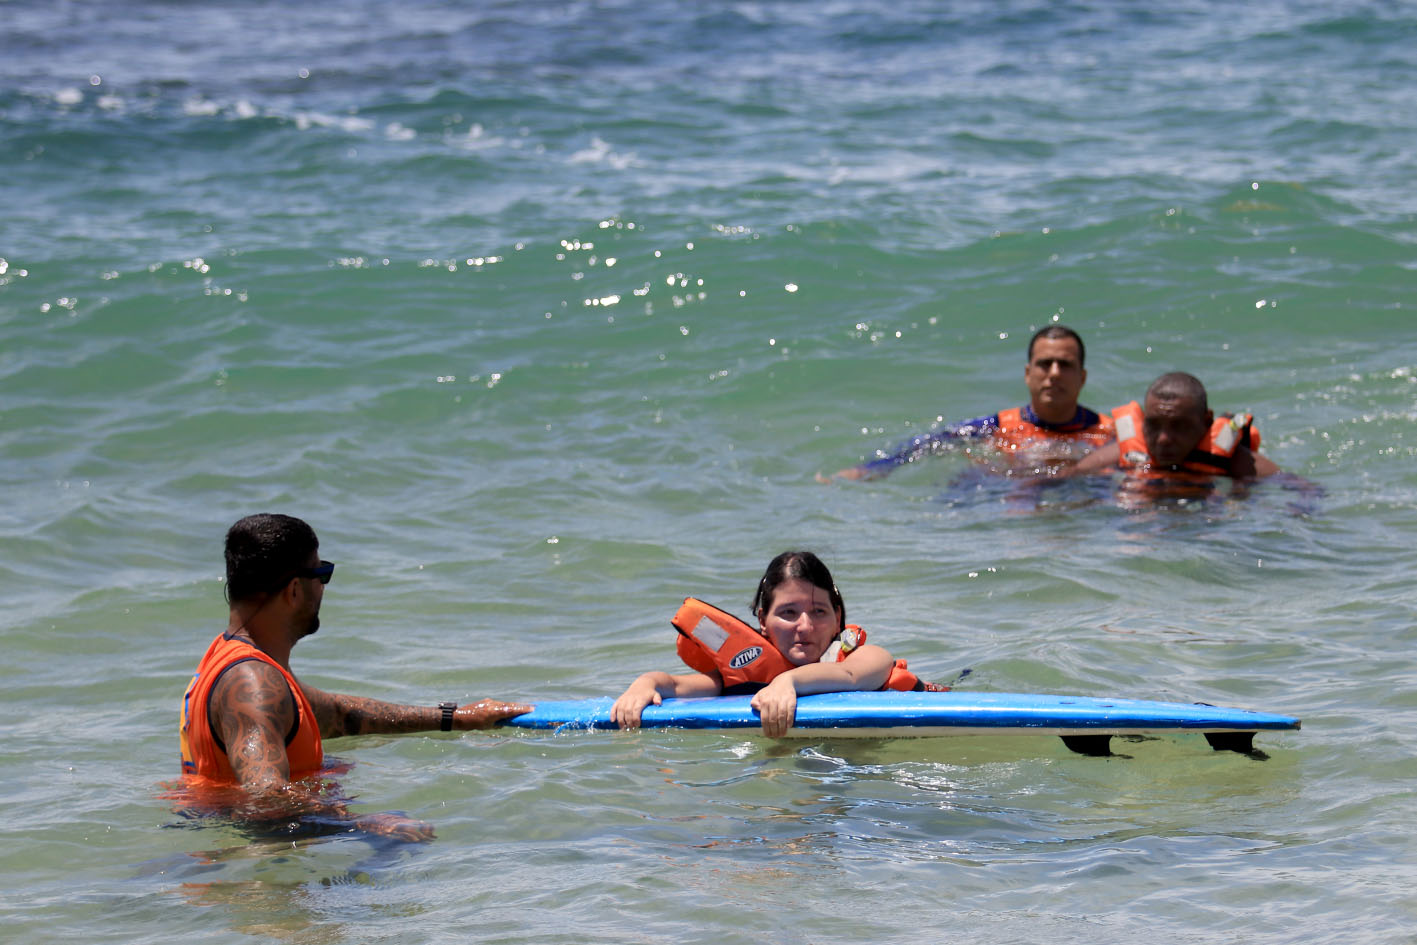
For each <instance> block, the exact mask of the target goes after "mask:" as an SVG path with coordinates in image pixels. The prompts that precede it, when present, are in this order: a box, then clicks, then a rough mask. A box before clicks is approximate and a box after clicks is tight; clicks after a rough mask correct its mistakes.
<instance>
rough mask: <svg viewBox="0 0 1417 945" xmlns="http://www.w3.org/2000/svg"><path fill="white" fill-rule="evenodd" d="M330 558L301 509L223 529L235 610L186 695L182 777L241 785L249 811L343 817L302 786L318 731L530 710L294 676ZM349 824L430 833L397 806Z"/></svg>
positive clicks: (314, 761) (421, 724)
mask: <svg viewBox="0 0 1417 945" xmlns="http://www.w3.org/2000/svg"><path fill="white" fill-rule="evenodd" d="M334 567H335V566H334V565H333V564H331V563H330V562H328V561H321V560H320V556H319V540H318V539H317V538H316V537H315V532H314V530H313V529H311V528H310V526H309V525H307V524H305V522H303V521H301V520H300V519H298V518H292V517H291V516H288V515H264V514H263V515H250V516H247V517H246V518H243V519H241V520H240V521H238V522H237V523H236V524H235V525H232V526H231V529H230V530H229V531H228V532H227V533H226V596H227V602H228V603H229V604H230V617H229V619H228V622H227V628H226V630H225V631H223V632H222V633H219V634H217V637H216V639H215V640H213V641H212V644H211V646H210V647H209V648H208V649H207V653H206V655H205V656H204V657H203V658H202V662H201V663H200V665H199V666H198V667H197V674H196V675H195V676H193V677H192V682H191V683H190V684H189V685H188V687H187V693H186V695H185V696H184V697H183V700H182V726H181V731H180V736H181V745H182V774H183V775H184V776H196V777H197V778H202V779H206V781H207V782H209V783H215V784H225V785H232V784H234V785H237V786H239V787H240V788H241V789H243V791H244V792H245V794H246V796H247V799H248V800H247V802H246V803H245V804H244V805H243V806H242V810H241V813H243V815H244V816H246V817H247V818H248V819H251V820H257V821H273V820H277V819H282V818H283V819H286V820H289V819H290V818H292V817H295V818H297V819H298V818H300V817H302V816H304V815H316V816H324V817H331V816H332V817H334V818H335V819H336V820H348V819H349V818H348V815H347V814H346V813H345V811H344V808H343V805H342V804H339V803H338V802H336V801H333V800H331V799H330V798H329V797H328V796H326V795H324V794H322V793H320V792H319V789H318V788H317V787H310V786H308V785H307V784H305V783H302V780H303V779H305V778H308V777H310V776H311V775H315V774H318V773H319V771H320V770H321V768H322V767H323V765H324V751H323V748H322V739H325V738H338V737H340V736H342V735H368V734H376V733H397V732H423V731H439V730H441V731H444V732H447V731H452V730H453V729H458V730H463V729H472V728H488V727H490V726H492V725H494V724H495V723H497V722H499V721H501V720H502V719H506V718H510V717H512V716H515V715H520V714H521V713H523V712H527V711H529V710H530V708H531V707H530V706H526V705H520V704H516V703H506V702H493V701H489V700H482V701H479V702H477V703H475V704H473V705H464V706H459V705H456V704H454V703H451V702H445V703H443V704H442V705H440V706H438V707H436V708H434V707H425V706H412V705H398V704H395V703H390V702H380V701H378V700H376V699H366V698H363V697H360V696H348V695H341V694H339V693H333V692H324V691H322V690H319V689H316V688H315V687H314V686H310V685H307V684H304V683H301V682H299V681H298V680H297V679H296V678H295V676H294V674H293V673H292V672H291V670H290V651H291V648H292V647H294V646H295V643H296V642H297V641H298V640H300V639H302V638H303V637H307V636H309V635H310V634H312V633H314V632H315V631H316V630H318V629H319V627H320V602H321V601H322V600H323V599H324V593H325V585H326V584H328V583H329V581H330V577H331V576H332V575H333V574H334ZM356 823H357V824H358V825H359V826H362V827H365V828H366V829H370V830H373V831H375V832H381V833H391V834H395V835H398V836H403V837H405V838H408V839H427V838H428V837H431V836H432V830H431V828H430V827H429V826H428V825H427V824H424V823H422V822H420V821H413V820H408V819H406V818H403V817H400V816H397V815H392V814H375V815H372V816H366V817H362V818H358V819H357V821H356Z"/></svg>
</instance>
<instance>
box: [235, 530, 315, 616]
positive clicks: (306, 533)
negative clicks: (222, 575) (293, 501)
mask: <svg viewBox="0 0 1417 945" xmlns="http://www.w3.org/2000/svg"><path fill="white" fill-rule="evenodd" d="M319 549H320V541H319V539H317V538H316V537H315V530H314V529H313V528H311V527H310V526H309V525H306V524H305V523H304V522H302V521H301V520H300V519H298V518H295V517H293V516H290V515H277V514H273V513H269V512H262V513H260V514H258V515H248V516H246V517H245V518H243V519H241V520H240V521H238V522H237V523H236V524H235V525H233V526H231V528H230V529H228V530H227V532H226V600H227V603H229V604H235V603H239V602H244V601H253V600H258V599H259V598H261V597H263V596H264V595H266V594H269V593H271V592H272V591H276V590H279V589H280V588H281V587H283V586H285V584H286V582H288V581H289V580H290V579H291V578H292V577H293V576H295V572H297V571H299V570H300V569H301V568H305V567H309V565H310V559H311V558H313V557H315V553H316V552H317V551H319Z"/></svg>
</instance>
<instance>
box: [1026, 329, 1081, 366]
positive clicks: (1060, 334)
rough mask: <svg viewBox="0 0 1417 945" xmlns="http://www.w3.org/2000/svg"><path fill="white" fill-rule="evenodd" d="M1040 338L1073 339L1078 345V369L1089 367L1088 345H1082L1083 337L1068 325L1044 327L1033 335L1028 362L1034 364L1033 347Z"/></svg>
mask: <svg viewBox="0 0 1417 945" xmlns="http://www.w3.org/2000/svg"><path fill="white" fill-rule="evenodd" d="M1039 338H1059V339H1061V338H1071V339H1073V341H1076V342H1077V345H1078V367H1087V345H1085V344H1083V343H1082V335H1079V334H1078V333H1077V332H1075V331H1073V330H1072V329H1071V328H1069V327H1068V326H1067V325H1044V326H1043V327H1042V328H1040V329H1038V330H1037V331H1035V332H1034V333H1033V337H1032V338H1030V339H1028V362H1027V363H1029V364H1032V363H1033V346H1034V345H1035V344H1036V343H1037V342H1038V339H1039Z"/></svg>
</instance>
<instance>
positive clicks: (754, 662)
mask: <svg viewBox="0 0 1417 945" xmlns="http://www.w3.org/2000/svg"><path fill="white" fill-rule="evenodd" d="M670 623H672V624H673V625H674V629H675V630H678V631H679V641H678V645H677V650H678V652H679V658H680V659H682V660H683V661H684V662H685V664H687V665H688V666H689V667H690V668H691V669H694V670H697V671H698V672H700V673H705V674H707V675H714V674H717V675H718V676H719V677H720V678H722V680H723V691H724V692H725V693H731V692H733V691H741V689H740V687H745V688H751V687H756V688H762V687H763V686H765V685H767V684H768V683H770V682H772V681H773V680H774V679H776V678H777V677H778V676H781V675H782V674H783V673H785V672H787V671H788V670H790V669H794V668H796V667H795V665H794V664H793V663H791V662H790V661H789V660H788V659H787V657H785V656H783V655H782V653H781V652H779V651H778V649H777V647H775V646H773V645H772V643H771V642H770V641H769V640H768V639H767V638H766V637H764V636H763V635H762V634H761V633H759V632H758V631H757V630H754V629H753V628H752V627H750V626H748V625H747V624H746V623H744V622H743V621H741V620H739V619H738V618H737V617H735V616H733V615H732V614H730V613H728V612H727V611H724V610H719V609H718V608H717V607H715V606H713V605H712V604H706V603H704V602H703V601H701V600H698V599H697V598H694V597H686V598H684V606H682V607H680V608H679V612H678V613H676V614H675V615H674V617H673V618H672V619H671V620H670ZM865 642H866V631H865V630H862V629H861V628H860V627H858V626H856V625H855V624H848V625H847V627H846V629H845V630H843V631H842V633H841V635H840V637H839V638H838V640H837V642H836V643H833V644H832V646H831V647H830V648H829V649H828V650H827V652H826V653H824V654H822V662H841V661H842V660H844V659H846V657H847V655H848V654H850V653H851V651H852V650H854V649H856V648H857V647H858V646H860V645H861V644H863V643H865ZM927 685H928V686H929V687H930V688H932V689H938V688H940V687H936V686H934V685H933V684H927V683H923V682H921V681H920V678H919V677H918V676H916V675H915V674H914V673H912V672H911V671H910V670H908V669H906V666H905V660H896V661H895V665H894V666H892V667H891V673H890V676H888V677H887V678H886V684H885V685H884V686H882V687H881V688H882V689H900V690H903V691H907V692H909V691H919V690H922V689H925V688H926V687H927Z"/></svg>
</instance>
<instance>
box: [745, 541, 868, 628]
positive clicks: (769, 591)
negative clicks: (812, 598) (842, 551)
mask: <svg viewBox="0 0 1417 945" xmlns="http://www.w3.org/2000/svg"><path fill="white" fill-rule="evenodd" d="M788 581H806V582H807V583H808V584H811V585H812V586H813V587H819V588H821V589H822V590H824V591H826V592H827V596H828V597H829V598H830V599H831V603H832V606H833V607H835V608H836V610H837V613H839V614H840V615H841V626H840V627H838V629H839V630H845V629H846V603H845V602H844V601H843V600H842V599H841V591H839V590H837V589H836V582H835V581H833V580H832V573H831V571H829V570H827V566H826V565H825V564H823V563H822V559H821V558H818V557H817V556H816V555H814V554H812V552H810V551H784V552H783V553H782V554H780V555H778V556H777V557H776V558H773V559H772V560H771V561H769V562H768V568H767V570H766V571H764V572H763V577H762V580H760V581H759V582H758V592H757V593H756V594H754V595H753V602H752V604H750V605H749V606H750V607H752V608H753V616H755V617H757V618H758V619H760V620H761V619H762V617H763V615H764V614H765V613H766V612H767V609H768V608H769V607H771V606H772V598H773V595H774V594H776V593H777V588H778V585H780V584H785V583H787V582H788Z"/></svg>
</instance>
